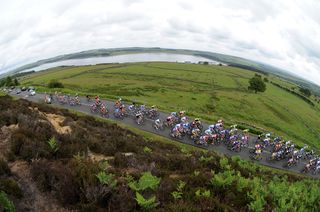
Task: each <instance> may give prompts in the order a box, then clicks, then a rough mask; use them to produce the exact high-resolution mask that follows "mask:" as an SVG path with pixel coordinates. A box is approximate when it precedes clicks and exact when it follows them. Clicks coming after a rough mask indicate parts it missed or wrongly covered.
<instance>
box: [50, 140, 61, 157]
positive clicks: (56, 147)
mask: <svg viewBox="0 0 320 212" xmlns="http://www.w3.org/2000/svg"><path fill="white" fill-rule="evenodd" d="M48 144H49V147H50V149H51V152H52V153H53V154H56V152H57V151H58V150H59V145H58V142H57V140H56V139H55V137H52V138H50V139H49V141H48Z"/></svg>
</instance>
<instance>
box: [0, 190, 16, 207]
mask: <svg viewBox="0 0 320 212" xmlns="http://www.w3.org/2000/svg"><path fill="white" fill-rule="evenodd" d="M0 205H2V206H3V207H4V208H5V209H6V210H7V211H8V212H14V211H15V208H14V205H13V203H12V202H11V201H10V200H9V198H8V196H7V194H6V193H5V192H3V191H0Z"/></svg>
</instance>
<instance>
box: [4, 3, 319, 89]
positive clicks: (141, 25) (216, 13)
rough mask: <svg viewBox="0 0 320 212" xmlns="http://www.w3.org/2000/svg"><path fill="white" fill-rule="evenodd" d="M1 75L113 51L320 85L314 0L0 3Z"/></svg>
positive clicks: (315, 4)
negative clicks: (220, 59) (288, 75)
mask: <svg viewBox="0 0 320 212" xmlns="http://www.w3.org/2000/svg"><path fill="white" fill-rule="evenodd" d="M0 5H1V7H0V28H1V30H0V73H4V72H6V71H9V70H12V69H13V68H16V67H19V66H22V65H25V64H27V63H31V62H35V61H37V60H40V59H46V58H49V57H53V56H57V55H61V54H67V53H73V52H77V51H83V50H89V49H97V48H116V47H163V48H182V49H193V50H205V51H211V52H217V53H223V54H229V55H234V56H239V57H244V58H247V59H251V60H256V61H260V62H263V63H267V64H270V65H273V66H276V67H278V68H282V69H285V70H287V71H290V72H292V73H295V74H297V75H299V76H301V77H303V78H306V79H309V80H311V81H313V82H315V83H316V84H318V85H320V1H319V0H299V1H298V0H297V1H296V0H277V1H270V0H223V1H222V0H197V1H194V0H161V1H159V0H158V1H155V0H148V1H147V0H113V1H112V0H51V1H44V0H28V1H27V0H0Z"/></svg>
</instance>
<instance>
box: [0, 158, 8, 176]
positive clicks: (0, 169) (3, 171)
mask: <svg viewBox="0 0 320 212" xmlns="http://www.w3.org/2000/svg"><path fill="white" fill-rule="evenodd" d="M10 174H11V171H10V169H9V167H8V164H7V162H6V161H5V160H3V159H0V176H1V175H10Z"/></svg>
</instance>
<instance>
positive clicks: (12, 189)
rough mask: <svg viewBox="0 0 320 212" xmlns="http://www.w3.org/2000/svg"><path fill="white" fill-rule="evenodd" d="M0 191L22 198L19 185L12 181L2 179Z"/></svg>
mask: <svg viewBox="0 0 320 212" xmlns="http://www.w3.org/2000/svg"><path fill="white" fill-rule="evenodd" d="M0 190H2V191H4V192H6V193H7V194H9V195H13V196H15V197H18V198H21V197H22V191H21V189H20V187H19V185H18V183H17V182H16V181H14V180H12V179H1V180H0Z"/></svg>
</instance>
